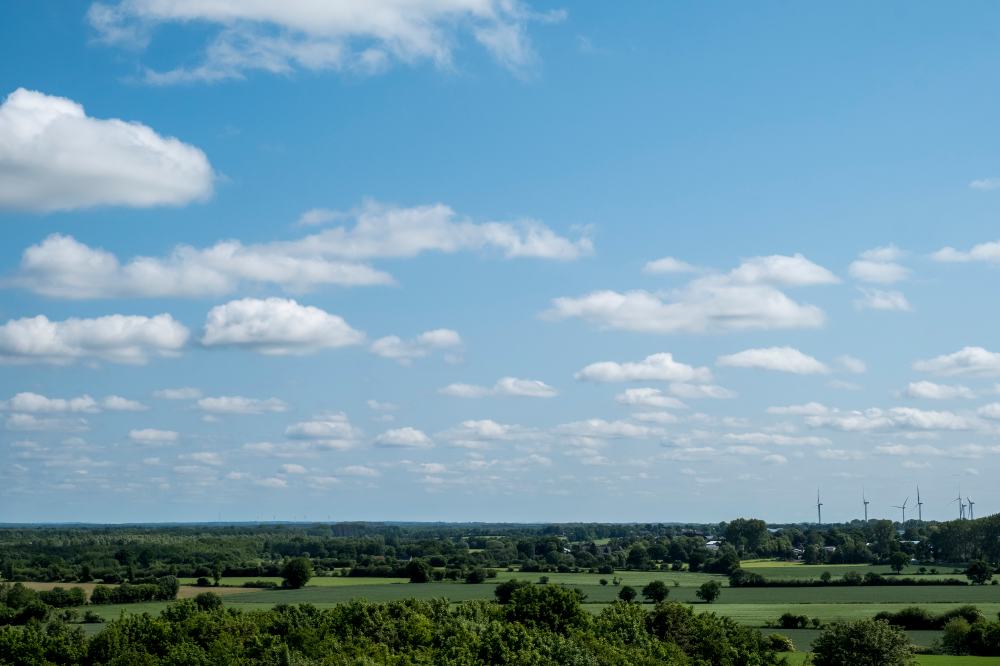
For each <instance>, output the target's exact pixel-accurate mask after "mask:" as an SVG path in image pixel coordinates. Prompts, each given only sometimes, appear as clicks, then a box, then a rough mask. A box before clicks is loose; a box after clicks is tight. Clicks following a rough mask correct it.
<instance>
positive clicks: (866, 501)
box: [861, 486, 871, 525]
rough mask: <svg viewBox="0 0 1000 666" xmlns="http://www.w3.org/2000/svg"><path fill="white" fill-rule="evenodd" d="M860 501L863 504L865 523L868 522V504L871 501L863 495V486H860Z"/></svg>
mask: <svg viewBox="0 0 1000 666" xmlns="http://www.w3.org/2000/svg"><path fill="white" fill-rule="evenodd" d="M861 503H862V504H864V505H865V524H866V525H867V524H868V505H869V504H871V502H870V501H869V500H868V498H867V497H865V487H864V486H861Z"/></svg>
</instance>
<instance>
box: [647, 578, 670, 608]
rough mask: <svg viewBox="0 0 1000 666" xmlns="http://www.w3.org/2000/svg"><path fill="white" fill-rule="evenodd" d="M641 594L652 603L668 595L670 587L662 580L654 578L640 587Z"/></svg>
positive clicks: (658, 601)
mask: <svg viewBox="0 0 1000 666" xmlns="http://www.w3.org/2000/svg"><path fill="white" fill-rule="evenodd" d="M642 596H643V597H645V598H646V599H647V600H649V601H652V602H653V603H660V602H661V601H666V600H667V597H669V596H670V588H669V587H667V584H666V583H664V582H663V581H662V580H654V581H653V582H652V583H649V584H648V585H646V586H645V587H643V588H642Z"/></svg>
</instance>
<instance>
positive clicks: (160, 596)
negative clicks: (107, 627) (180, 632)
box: [0, 576, 180, 625]
mask: <svg viewBox="0 0 1000 666" xmlns="http://www.w3.org/2000/svg"><path fill="white" fill-rule="evenodd" d="M179 589H180V585H179V583H178V582H177V579H176V578H174V577H173V576H165V577H163V578H161V579H159V580H157V581H155V582H152V583H139V584H135V585H133V584H130V583H123V584H121V585H117V586H114V585H98V586H96V587H95V588H94V591H93V592H91V595H90V600H89V601H90V603H91V604H95V605H99V604H127V603H136V602H141V601H172V600H174V599H176V598H177V592H178V590H179ZM87 601H88V600H87V594H86V592H85V591H84V590H83V588H80V587H71V588H69V589H66V588H62V587H58V586H57V587H54V588H52V589H51V590H41V591H36V590H32V589H30V588H28V587H25V586H24V585H22V584H21V583H13V584H11V583H0V625H23V624H28V623H30V622H32V621H40V620H45V619H47V618H48V617H49V616H50V615H51V613H52V610H53V609H56V608H75V607H78V606H83V605H84V604H86V603H87Z"/></svg>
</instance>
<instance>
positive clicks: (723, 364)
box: [0, 0, 1000, 522]
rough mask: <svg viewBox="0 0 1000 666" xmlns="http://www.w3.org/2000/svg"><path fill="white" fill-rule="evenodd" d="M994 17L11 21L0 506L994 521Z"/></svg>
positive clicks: (119, 3)
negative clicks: (917, 507) (864, 504)
mask: <svg viewBox="0 0 1000 666" xmlns="http://www.w3.org/2000/svg"><path fill="white" fill-rule="evenodd" d="M376 10H377V11H376ZM998 13H1000V8H997V7H996V6H995V5H994V4H993V3H985V2H983V3H964V4H963V5H962V6H961V7H960V8H955V7H946V6H944V5H940V4H935V3H879V4H878V5H877V6H872V5H870V3H864V4H863V3H842V4H840V5H838V6H836V7H832V6H830V7H822V6H805V5H802V6H796V5H789V4H787V3H758V4H756V5H754V6H750V5H747V4H746V3H715V4H703V5H697V6H696V5H691V4H687V5H685V4H682V3H654V2H641V3H631V4H630V5H629V6H628V7H627V8H618V7H616V8H613V9H611V8H608V7H606V6H603V5H601V4H600V3H580V4H577V5H574V4H569V5H566V4H558V3H550V2H546V3H540V2H530V3H529V2H517V1H513V0H511V1H503V2H501V1H500V0H463V1H455V2H444V1H443V0H421V1H419V2H406V3H404V2H398V1H397V0H379V1H378V2H374V3H373V2H354V1H353V0H341V1H339V2H319V1H318V0H317V1H315V2H311V1H308V0H300V1H299V2H287V1H285V2H277V1H276V0H256V1H255V2H236V0H231V1H230V0H226V1H222V2H218V1H217V2H205V1H203V0H184V1H175V2H167V1H166V0H108V1H106V2H103V3H92V2H77V1H68V2H59V3H56V2H37V3H17V5H16V6H12V7H10V8H7V9H5V10H4V20H3V21H2V22H0V56H2V57H3V60H4V61H5V62H7V63H8V64H10V63H16V65H13V66H8V67H5V68H3V69H2V70H0V83H2V86H0V95H2V96H3V97H5V98H6V101H5V102H4V103H3V105H2V106H0V228H2V232H3V239H4V242H3V243H2V244H0V421H2V431H0V451H2V456H3V459H4V465H3V466H2V469H0V521H36V520H59V521H63V520H73V521H77V520H81V521H108V522H117V521H157V520H207V519H218V518H222V519H224V520H254V519H270V518H272V517H276V518H279V519H303V518H305V519H309V520H325V519H328V518H329V519H335V520H354V519H376V520H377V519H390V520H391V519H401V520H490V521H493V520H508V521H535V520H594V521H598V520H600V521H654V520H655V521H659V520H662V521H667V520H706V521H715V520H722V519H728V518H732V517H736V516H738V515H751V514H752V515H755V516H761V517H765V518H767V519H769V520H774V521H783V520H810V519H812V518H813V516H814V515H815V510H814V507H813V500H812V497H813V496H814V495H815V492H816V489H817V487H818V488H820V489H821V491H822V493H823V500H824V517H825V518H827V519H829V520H845V519H850V518H853V517H856V516H857V515H859V514H860V512H861V502H860V497H861V492H862V487H864V488H865V489H866V491H867V493H868V495H869V496H870V497H871V499H872V505H871V507H870V511H871V512H872V514H873V515H886V516H893V517H894V516H896V511H895V510H894V509H892V508H891V507H892V505H894V504H899V503H900V502H901V501H902V500H903V499H904V498H905V497H906V496H908V495H909V496H913V495H915V492H916V491H915V486H916V485H917V484H918V483H919V484H920V486H921V494H922V496H923V499H924V502H925V505H924V509H925V512H924V513H925V516H926V517H932V518H947V517H951V516H952V515H953V514H957V509H956V507H955V505H954V504H953V503H949V502H950V498H952V497H954V496H955V495H956V494H957V493H958V491H959V487H961V491H962V493H963V495H969V496H972V497H973V498H974V499H975V501H976V510H977V513H981V514H985V513H988V512H991V511H992V507H993V506H994V505H995V504H996V502H997V501H1000V495H998V494H997V491H996V489H995V488H994V484H992V483H990V482H989V479H991V478H994V476H995V475H996V474H997V473H998V472H1000V469H998V464H997V458H998V454H1000V438H998V433H1000V429H998V428H1000V341H998V340H997V339H996V337H997V336H996V326H997V323H998V322H997V315H996V312H995V311H996V308H995V307H994V301H995V294H996V278H997V272H996V269H997V265H998V264H1000V244H998V241H997V238H998V236H1000V234H998V232H997V230H996V229H997V225H996V213H997V210H998V208H1000V164H998V162H997V154H998V148H1000V146H998V145H997V144H998V142H1000V139H997V138H996V132H994V131H993V129H994V125H995V119H996V117H997V111H998V103H1000V96H998V93H997V92H996V87H995V86H993V85H991V81H992V80H993V78H994V77H995V72H996V71H997V65H998V62H1000V40H998V35H997V31H996V30H995V29H993V28H991V27H990V26H992V25H994V24H995V23H996V22H997V19H1000V16H998ZM182 389H183V390H182ZM912 501H913V500H912V499H911V503H912Z"/></svg>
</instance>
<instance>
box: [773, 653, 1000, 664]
mask: <svg viewBox="0 0 1000 666" xmlns="http://www.w3.org/2000/svg"><path fill="white" fill-rule="evenodd" d="M784 656H785V657H787V658H788V663H789V664H791V666H799V665H800V664H804V663H805V660H806V653H805V652H786V653H785V655H784ZM917 663H918V664H920V666H1000V657H952V656H950V655H936V654H918V655H917Z"/></svg>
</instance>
